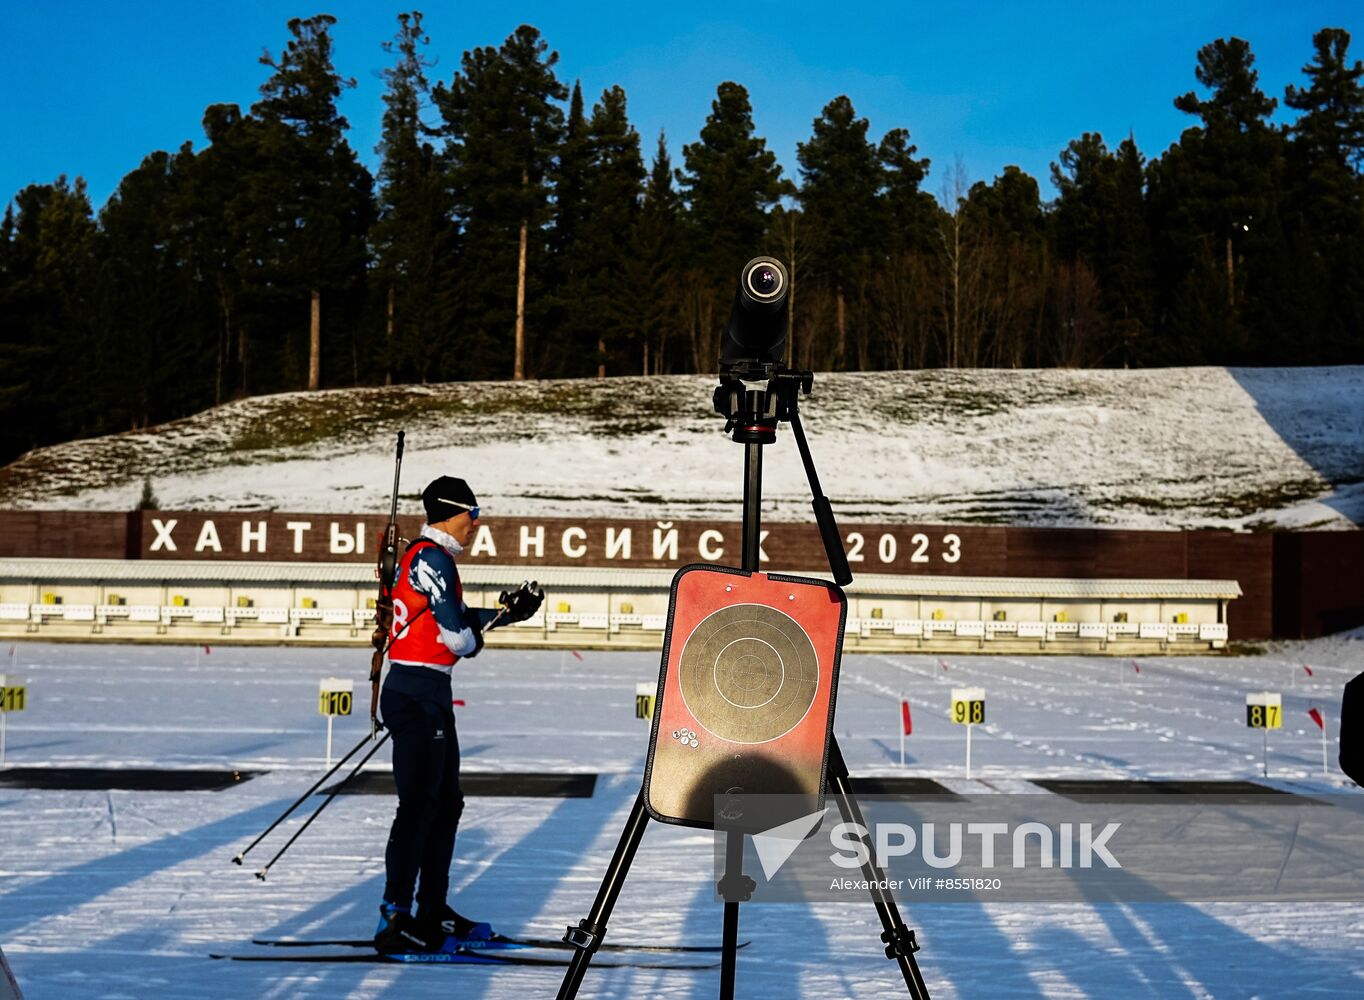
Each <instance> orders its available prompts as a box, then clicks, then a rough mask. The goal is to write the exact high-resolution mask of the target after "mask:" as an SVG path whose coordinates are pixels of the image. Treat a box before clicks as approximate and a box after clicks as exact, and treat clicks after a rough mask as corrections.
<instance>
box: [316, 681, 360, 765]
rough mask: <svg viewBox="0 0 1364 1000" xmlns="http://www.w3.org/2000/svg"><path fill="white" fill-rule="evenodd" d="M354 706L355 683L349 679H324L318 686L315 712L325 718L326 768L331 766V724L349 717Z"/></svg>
mask: <svg viewBox="0 0 1364 1000" xmlns="http://www.w3.org/2000/svg"><path fill="white" fill-rule="evenodd" d="M354 705H355V682H354V681H352V680H351V679H350V678H349V677H324V678H322V681H321V683H320V684H319V685H318V695H317V710H318V712H320V713H321V714H322V715H325V716H326V717H327V767H329V768H330V767H331V766H332V722H333V721H334V720H335V719H336V717H337V716H338V715H350V710H351V708H353V707H354Z"/></svg>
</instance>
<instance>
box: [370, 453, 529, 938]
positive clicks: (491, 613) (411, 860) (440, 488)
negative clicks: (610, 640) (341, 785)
mask: <svg viewBox="0 0 1364 1000" xmlns="http://www.w3.org/2000/svg"><path fill="white" fill-rule="evenodd" d="M422 503H423V505H424V506H425V508H426V524H424V525H423V526H422V530H421V535H420V536H419V537H418V538H416V539H415V540H413V542H412V543H411V544H410V545H409V546H408V549H407V552H406V554H405V555H404V556H403V558H402V561H401V562H400V563H399V565H398V570H397V575H396V579H395V580H394V584H393V589H392V607H391V608H390V607H381V608H380V619H379V620H380V623H381V625H380V630H378V631H376V633H375V638H376V642H377V643H379V644H381V645H382V643H383V642H384V640H385V639H387V640H388V658H389V670H388V676H387V678H386V679H385V680H384V686H383V692H382V694H381V695H380V697H379V710H380V713H381V714H382V717H383V724H384V726H385V727H387V729H388V731H389V734H390V735H391V737H392V739H393V779H394V783H395V784H396V785H397V787H398V809H397V813H396V815H395V816H394V818H393V827H392V829H391V830H390V831H389V834H388V845H387V847H386V849H385V851H384V866H385V869H386V874H387V882H386V884H385V886H384V898H383V902H382V903H381V904H380V906H379V926H378V928H377V929H376V930H375V933H374V947H375V948H376V949H377V950H378V951H380V952H383V953H395V952H413V951H428V952H429V951H451V950H454V949H456V948H458V947H459V946H460V944H461V943H464V942H468V941H477V940H486V939H487V938H489V937H491V935H492V930H491V928H490V927H489V926H488V925H487V924H486V923H481V922H476V921H472V920H469V919H467V918H465V917H463V916H461V915H460V914H458V913H456V912H455V910H454V909H453V908H452V907H451V906H450V904H449V903H448V902H447V901H446V893H447V892H448V890H449V886H450V861H451V858H452V857H453V855H454V850H455V833H456V830H457V829H458V827H459V818H460V814H461V813H462V812H463V810H464V795H463V793H462V792H461V791H460V786H459V738H458V736H457V734H456V731H455V714H454V709H453V707H452V703H451V690H450V674H451V671H452V669H453V668H454V666H455V664H456V663H457V662H459V661H460V660H461V659H472V658H473V657H475V656H477V655H478V654H479V652H480V651H481V650H482V649H483V633H484V631H485V630H487V629H489V628H492V627H495V626H497V625H505V624H510V623H512V622H518V621H525V620H526V619H527V618H530V617H531V616H532V615H534V614H535V612H536V611H538V610H539V608H540V605H541V603H542V602H543V601H544V591H542V590H540V589H539V588H538V587H537V586H536V585H535V584H534V583H525V584H522V586H521V587H520V588H519V589H517V590H515V591H512V592H511V593H507V592H505V591H504V592H503V593H502V595H501V607H499V608H498V609H497V610H489V609H486V608H470V607H469V606H467V605H466V604H465V603H464V590H463V587H462V586H461V584H460V580H459V569H458V567H457V566H456V565H455V559H456V557H458V556H459V555H461V554H462V553H463V552H464V549H465V547H466V546H467V545H468V544H469V542H470V540H471V539H472V538H473V536H474V531H475V529H476V527H477V524H478V516H479V509H478V500H476V499H475V498H474V494H473V491H472V490H471V489H470V488H469V485H468V483H466V482H465V481H464V480H463V479H456V478H454V477H453V476H442V477H440V478H439V479H437V480H435V481H434V482H432V483H431V484H430V485H429V486H427V487H426V489H425V490H424V491H423V492H422ZM385 621H388V622H389V624H388V627H387V628H386V629H385V628H384V627H383V623H385ZM390 635H391V638H389V636H390ZM414 901H415V904H416V909H415V911H414V910H413V903H414Z"/></svg>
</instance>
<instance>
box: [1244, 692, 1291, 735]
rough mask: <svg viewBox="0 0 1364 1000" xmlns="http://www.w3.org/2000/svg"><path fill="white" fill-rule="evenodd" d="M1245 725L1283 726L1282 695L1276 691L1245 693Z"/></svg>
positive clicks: (1275, 727)
mask: <svg viewBox="0 0 1364 1000" xmlns="http://www.w3.org/2000/svg"><path fill="white" fill-rule="evenodd" d="M1246 725H1247V726H1249V727H1250V728H1251V729H1282V728H1283V696H1282V695H1281V694H1279V692H1277V691H1252V692H1250V693H1249V694H1247V695H1246Z"/></svg>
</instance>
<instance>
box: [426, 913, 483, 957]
mask: <svg viewBox="0 0 1364 1000" xmlns="http://www.w3.org/2000/svg"><path fill="white" fill-rule="evenodd" d="M416 921H417V924H418V926H419V927H420V928H421V929H420V931H419V933H420V934H422V935H423V936H425V937H426V938H428V939H437V940H438V939H442V938H444V939H445V940H444V942H443V946H442V947H443V950H447V951H448V950H450V948H451V947H452V946H453V947H455V948H478V947H483V946H487V945H490V944H493V943H495V942H496V940H497V935H496V934H495V933H494V932H493V928H492V925H491V924H489V923H486V922H485V921H481V920H470V919H469V918H468V917H466V916H462V915H461V914H458V913H456V912H455V911H454V909H452V908H451V907H450V905H449V904H448V903H444V904H442V905H441V906H440V908H439V909H436V910H428V909H427V908H426V907H422V908H421V909H420V910H419V911H418V913H417V917H416Z"/></svg>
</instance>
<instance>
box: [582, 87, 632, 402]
mask: <svg viewBox="0 0 1364 1000" xmlns="http://www.w3.org/2000/svg"><path fill="white" fill-rule="evenodd" d="M587 131H588V142H589V147H590V149H591V170H590V171H589V173H588V175H587V178H588V182H587V188H586V191H585V192H584V195H585V197H584V203H585V205H586V212H585V214H584V219H583V230H582V236H583V238H582V240H581V243H580V247H581V249H580V253H581V255H582V258H583V275H584V279H585V280H584V283H583V287H584V290H585V292H586V302H587V305H588V310H587V312H588V316H589V317H590V322H591V328H592V329H593V331H594V333H595V335H596V345H595V347H596V351H595V357H596V361H597V364H596V375H597V377H598V378H602V377H604V376H605V375H606V374H607V371H608V369H609V368H610V369H615V370H620V367H621V366H622V359H621V356H620V355H621V353H622V352H623V350H624V349H625V348H626V347H627V346H628V345H629V344H630V343H631V342H632V341H634V340H636V339H638V336H639V333H638V331H637V330H635V329H633V328H632V326H631V319H632V315H631V314H632V310H631V309H630V307H628V306H625V305H624V304H623V300H624V299H626V298H629V297H630V296H631V295H632V294H633V293H632V292H631V291H629V290H625V291H624V292H623V286H622V284H621V274H622V270H623V267H624V264H625V262H626V260H627V257H628V253H629V245H628V243H626V242H624V241H622V239H621V235H622V234H625V233H630V232H632V231H633V230H634V228H635V224H636V222H637V220H638V218H639V212H640V198H641V196H642V195H643V182H644V177H645V171H644V161H643V159H642V158H641V157H640V152H639V133H638V132H636V131H635V129H634V126H632V125H631V124H630V120H629V117H628V115H627V113H626V101H625V91H624V90H623V89H621V88H620V87H618V86H617V87H610V88H608V89H607V90H605V91H604V92H603V93H602V96H601V100H600V101H598V102H597V103H596V105H594V106H593V108H592V119H591V121H590V122H589V123H588V126H587Z"/></svg>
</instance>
